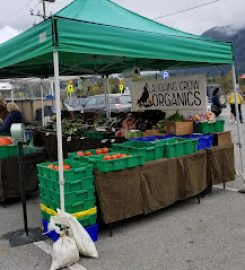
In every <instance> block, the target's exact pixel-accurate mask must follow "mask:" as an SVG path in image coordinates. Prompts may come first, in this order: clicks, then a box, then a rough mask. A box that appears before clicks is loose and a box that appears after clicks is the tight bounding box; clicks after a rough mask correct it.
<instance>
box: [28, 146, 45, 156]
mask: <svg viewBox="0 0 245 270" xmlns="http://www.w3.org/2000/svg"><path fill="white" fill-rule="evenodd" d="M42 151H43V148H40V147H35V146H24V147H23V152H24V155H30V154H35V153H39V152H42Z"/></svg>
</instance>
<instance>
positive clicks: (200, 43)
mask: <svg viewBox="0 0 245 270" xmlns="http://www.w3.org/2000/svg"><path fill="white" fill-rule="evenodd" d="M54 49H57V50H58V51H59V56H60V72H61V75H76V74H89V73H90V74H93V73H96V74H110V73H114V72H121V71H122V70H123V69H125V68H128V67H132V66H139V67H140V68H141V70H149V69H158V70H159V69H164V68H175V67H186V66H188V67H193V66H200V65H208V64H231V63H233V52H232V45H231V44H230V43H222V42H217V41H211V40H209V39H206V38H203V37H199V36H195V35H191V34H188V33H184V32H181V31H178V30H176V29H173V28H170V27H167V26H164V25H162V24H159V23H157V22H155V21H151V20H149V19H147V18H144V17H142V16H140V15H138V14H135V13H133V12H131V11H128V10H126V9H124V8H122V7H120V6H118V5H116V4H115V3H113V2H111V1H109V0H75V1H74V2H72V3H71V4H70V5H68V6H67V7H65V8H64V9H62V10H61V11H59V12H57V13H56V14H55V15H54V16H53V17H52V18H49V19H47V20H46V21H44V22H43V23H41V24H39V25H37V26H35V27H33V28H31V29H29V30H27V31H26V32H24V33H22V34H20V35H19V36H17V37H15V38H13V39H11V40H10V41H8V42H6V43H4V44H2V45H0V77H1V78H7V77H30V76H37V77H40V76H45V77H47V76H52V75H53V58H52V57H53V56H52V52H53V50H54Z"/></svg>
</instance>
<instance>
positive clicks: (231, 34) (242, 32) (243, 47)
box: [202, 25, 245, 74]
mask: <svg viewBox="0 0 245 270" xmlns="http://www.w3.org/2000/svg"><path fill="white" fill-rule="evenodd" d="M202 36H205V37H208V38H211V39H215V40H219V41H226V42H232V43H233V45H234V52H235V65H236V72H237V74H241V73H245V26H244V27H243V28H241V27H236V26H234V25H227V26H221V27H217V26H216V27H213V28H211V29H209V30H207V31H206V32H204V33H203V34H202Z"/></svg>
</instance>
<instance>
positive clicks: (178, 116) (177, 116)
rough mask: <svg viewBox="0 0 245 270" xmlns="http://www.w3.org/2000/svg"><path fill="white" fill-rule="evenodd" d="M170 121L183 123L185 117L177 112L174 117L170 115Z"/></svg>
mask: <svg viewBox="0 0 245 270" xmlns="http://www.w3.org/2000/svg"><path fill="white" fill-rule="evenodd" d="M167 120H168V121H174V122H182V121H184V116H183V115H182V114H179V112H176V113H174V114H172V115H170V116H169V117H168V118H167Z"/></svg>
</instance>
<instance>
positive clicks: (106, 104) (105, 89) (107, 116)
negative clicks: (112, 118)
mask: <svg viewBox="0 0 245 270" xmlns="http://www.w3.org/2000/svg"><path fill="white" fill-rule="evenodd" d="M104 79H105V88H104V93H105V112H106V118H109V111H108V95H107V76H105V77H104Z"/></svg>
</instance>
